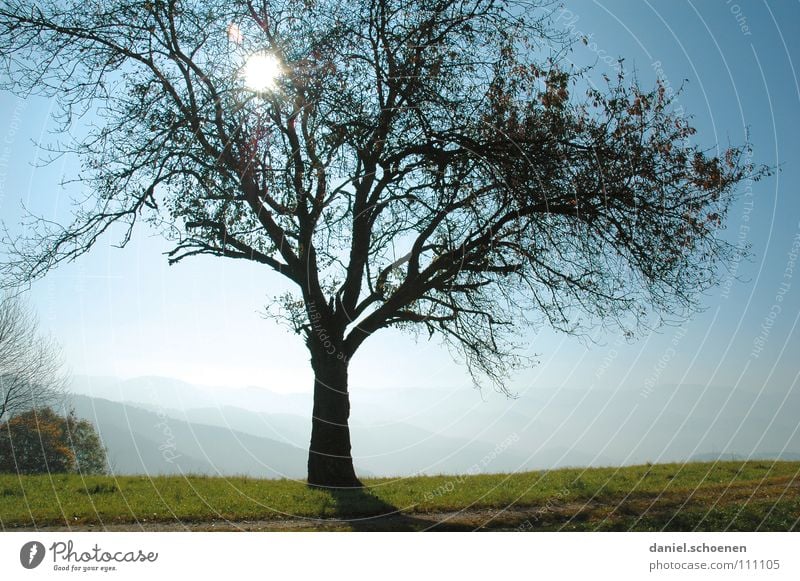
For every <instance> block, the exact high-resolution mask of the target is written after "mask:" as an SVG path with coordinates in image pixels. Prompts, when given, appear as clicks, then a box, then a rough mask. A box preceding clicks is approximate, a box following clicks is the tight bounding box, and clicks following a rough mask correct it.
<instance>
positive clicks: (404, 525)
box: [6, 504, 588, 532]
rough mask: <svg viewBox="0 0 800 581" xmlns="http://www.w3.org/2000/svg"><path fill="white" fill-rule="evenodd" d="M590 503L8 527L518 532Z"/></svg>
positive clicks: (573, 512)
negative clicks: (365, 514) (350, 516)
mask: <svg viewBox="0 0 800 581" xmlns="http://www.w3.org/2000/svg"><path fill="white" fill-rule="evenodd" d="M587 506H588V505H586V504H568V505H563V506H559V507H553V506H546V507H542V506H530V507H512V508H509V509H505V510H504V509H469V510H463V511H458V512H430V513H394V514H391V515H386V516H373V517H364V518H353V519H311V518H292V519H273V520H249V521H248V520H245V521H226V520H212V521H202V522H191V521H189V522H178V521H166V522H164V521H159V522H152V521H149V522H148V521H141V522H139V523H128V524H107V525H97V524H90V525H83V524H76V525H74V526H69V527H68V526H63V525H59V526H42V527H37V528H33V527H19V528H16V527H14V528H10V527H9V528H7V529H6V530H8V531H33V530H37V531H43V532H85V531H106V532H136V531H143V532H156V531H158V532H183V531H349V530H355V531H434V530H436V531H479V530H493V531H514V530H534V529H536V528H539V527H538V526H537V524H538V523H540V522H541V521H542V520H543V517H544V516H547V520H548V521H552V520H554V519H555V520H559V521H562V522H564V521H568V520H569V519H570V517H573V516H575V515H579V514H581V513H582V512H583V511H585V510H586V508H587Z"/></svg>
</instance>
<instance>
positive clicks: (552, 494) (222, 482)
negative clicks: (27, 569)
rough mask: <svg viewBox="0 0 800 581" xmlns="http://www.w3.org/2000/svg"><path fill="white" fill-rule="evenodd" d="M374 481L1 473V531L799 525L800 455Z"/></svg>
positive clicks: (749, 528) (649, 528) (771, 527)
mask: <svg viewBox="0 0 800 581" xmlns="http://www.w3.org/2000/svg"><path fill="white" fill-rule="evenodd" d="M365 485H366V489H365V490H364V491H343V492H335V493H332V492H328V491H321V490H313V489H309V488H308V487H306V486H305V485H304V484H303V483H301V482H294V481H288V480H258V479H252V478H223V477H216V478H212V477H204V476H187V477H185V478H183V477H146V476H125V477H116V478H115V477H109V476H91V477H84V478H82V477H80V476H76V475H52V476H23V477H18V476H16V475H0V528H2V529H3V530H18V529H20V528H41V527H78V528H96V529H103V528H106V527H107V528H109V529H119V528H126V527H127V528H129V529H130V530H140V529H146V530H159V529H161V528H164V529H169V530H176V529H177V530H180V529H181V528H183V527H186V528H189V529H193V530H220V529H246V530H308V529H323V530H351V529H356V530H362V529H363V530H428V529H435V530H474V529H484V530H485V529H495V530H520V531H536V530H581V531H587V530H641V531H653V530H707V531H708V530H715V531H716V530H738V531H753V530H770V531H787V530H800V524H799V523H798V519H800V462H772V461H751V462H718V463H693V464H657V465H646V466H632V467H625V468H597V469H563V470H553V471H546V472H528V473H523V474H512V475H506V474H492V475H474V476H436V477H415V478H402V479H388V478H385V479H371V480H367V481H365ZM376 515H391V516H383V517H380V518H378V517H377V516H376ZM371 517H376V518H371ZM317 519H325V520H317Z"/></svg>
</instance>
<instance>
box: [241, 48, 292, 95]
mask: <svg viewBox="0 0 800 581" xmlns="http://www.w3.org/2000/svg"><path fill="white" fill-rule="evenodd" d="M282 72H283V71H282V69H281V63H280V61H278V59H277V58H276V57H275V55H273V54H270V53H268V52H257V53H255V54H252V55H250V57H249V58H248V59H247V62H246V63H245V65H244V69H242V76H243V77H244V83H245V85H246V86H247V88H248V89H250V90H251V91H255V92H257V93H263V92H266V91H273V90H275V89H276V88H277V87H278V79H279V78H280V76H281V73H282Z"/></svg>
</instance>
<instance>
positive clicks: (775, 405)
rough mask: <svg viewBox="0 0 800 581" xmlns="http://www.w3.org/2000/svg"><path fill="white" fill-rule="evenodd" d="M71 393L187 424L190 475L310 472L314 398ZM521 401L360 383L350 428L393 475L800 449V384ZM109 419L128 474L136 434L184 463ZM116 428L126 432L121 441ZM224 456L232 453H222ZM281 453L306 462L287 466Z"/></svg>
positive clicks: (101, 389)
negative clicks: (794, 386)
mask: <svg viewBox="0 0 800 581" xmlns="http://www.w3.org/2000/svg"><path fill="white" fill-rule="evenodd" d="M73 391H74V392H75V393H79V394H84V395H88V396H91V397H97V398H102V399H105V400H114V401H115V402H117V403H120V404H125V406H128V407H131V406H132V407H135V408H139V410H140V411H147V412H149V413H151V414H153V415H155V416H157V417H167V418H170V421H175V422H178V424H176V425H180V426H184V425H185V427H184V430H185V433H186V435H185V437H182V439H183V440H188V441H190V442H191V441H192V440H194V439H195V437H194V436H193V433H194V432H197V433H198V434H200V435H199V436H198V437H197V439H198V441H199V442H200V443H201V444H202V445H197V446H195V447H191V446H186V445H184V446H182V453H183V459H184V464H185V465H186V466H187V467H189V466H192V467H193V468H192V470H200V469H201V468H202V472H203V473H214V471H215V470H221V473H230V471H234V473H244V472H247V473H255V474H261V473H262V472H259V471H261V470H267V472H264V473H265V474H266V473H268V472H269V470H268V469H267V468H265V466H268V467H270V468H272V469H274V470H273V471H274V472H281V471H285V472H286V473H290V474H297V475H299V476H302V475H303V474H304V472H305V455H306V449H307V446H308V442H309V439H310V428H311V421H310V413H311V408H312V401H311V394H310V393H290V394H285V393H277V392H273V391H270V390H268V389H264V388H259V387H245V388H226V387H217V388H213V387H199V386H195V385H191V384H188V383H185V382H182V381H178V380H174V379H170V378H163V377H141V378H135V379H129V380H124V381H120V380H115V379H110V378H91V377H78V378H76V380H75V382H74V383H73ZM518 395H519V397H518V398H516V399H508V398H506V397H504V396H503V395H501V394H498V393H495V392H492V391H490V390H486V391H484V392H479V391H477V390H474V389H469V388H464V387H461V388H452V389H445V388H441V389H419V388H403V389H381V390H377V389H355V390H354V391H353V394H352V411H351V428H352V436H353V454H354V457H355V458H356V463H357V465H358V467H359V471H360V472H361V473H362V474H365V475H366V474H369V473H371V474H377V475H386V476H394V475H411V474H452V473H463V472H466V471H470V470H472V469H474V468H475V465H476V463H477V465H478V466H477V468H478V469H479V470H480V471H481V472H518V471H522V470H542V469H551V468H559V467H568V466H621V465H631V464H639V463H645V462H656V463H660V462H684V461H687V460H689V459H709V460H715V459H717V458H720V457H721V458H724V459H729V458H731V455H732V454H733V455H734V457H739V458H748V457H752V458H772V457H777V456H780V457H781V458H783V459H789V458H797V457H798V456H800V431H798V430H797V418H796V410H797V409H800V392H798V391H791V390H789V391H787V392H786V393H784V392H781V391H780V389H778V388H777V387H772V388H771V389H770V390H767V389H764V390H762V391H758V392H755V391H748V390H745V389H741V388H739V389H733V388H728V387H725V386H702V385H681V386H677V385H659V386H656V387H655V388H653V389H651V390H647V391H646V392H644V391H635V390H631V389H627V390H625V389H619V390H608V389H559V388H547V387H531V388H530V389H528V390H527V391H526V392H523V393H520V394H518ZM123 415H124V414H123ZM106 423H107V428H106V431H107V433H108V434H109V438H110V439H112V440H114V441H116V442H119V444H118V445H117V446H116V447H117V448H118V449H119V450H120V451H122V450H124V454H123V453H122V452H120V455H122V456H124V457H125V460H120V462H122V465H125V466H126V469H132V467H130V466H128V463H129V462H130V460H129V458H131V457H134V458H135V457H136V456H135V454H136V453H137V452H136V446H135V445H134V441H133V440H138V439H141V443H140V444H139V446H140V447H141V448H143V449H145V450H147V449H150V448H152V447H153V446H152V445H150V448H148V446H147V445H145V443H147V442H148V441H151V440H154V441H155V444H157V445H155V451H156V453H155V454H152V455H151V456H154V458H152V457H151V458H148V459H147V462H144V461H143V462H140V463H139V464H143V463H144V464H147V465H148V466H149V465H152V464H153V463H154V462H155V464H156V465H157V466H158V467H159V469H160V470H167V471H169V470H174V469H175V467H174V466H173V465H171V464H169V463H167V464H169V465H167V466H163V465H159V462H158V458H159V457H161V456H162V455H163V450H159V446H163V445H164V443H163V441H160V440H163V438H160V437H159V436H158V434H156V433H155V430H154V428H153V424H155V423H158V422H153V420H152V418H149V419H146V421H143V422H138V423H136V425H135V426H134V428H135V429H134V432H135V433H136V434H137V437H136V438H132V437H131V436H130V435H126V434H125V433H124V432H125V430H127V428H126V427H124V426H125V424H119V423H115V422H106ZM195 425H198V426H204V428H197V429H195V428H193V426H195ZM121 426H122V427H121ZM210 428H216V429H217V430H222V431H215V432H213V434H214V435H213V436H208V438H212V439H216V440H220V441H223V442H226V444H225V446H221V447H215V446H214V445H213V442H209V443H206V441H207V439H206V434H210V433H212V432H209V431H208V430H209V429H210ZM114 430H122V432H123V433H122V434H120V435H118V436H114V437H113V438H112V437H111V435H110V434H113V433H114ZM201 436H202V437H201ZM247 438H256V439H255V440H248V439H247ZM262 439H263V440H266V442H263V443H262V442H260V440H262ZM261 444H263V445H261ZM281 446H283V448H282V447H281ZM498 450H499V452H498ZM720 450H724V453H720V452H719V451H720ZM781 450H783V451H784V452H780V451H781ZM217 453H220V454H222V455H223V456H225V455H226V454H227V453H230V454H231V457H230V458H227V457H224V458H220V459H217V457H216V455H215V454H217ZM131 454H133V456H131ZM276 455H277V456H280V457H286V458H296V460H292V462H291V463H289V466H288V467H283V465H282V464H281V463H280V462H282V461H278V460H276V457H277V456H276ZM161 464H164V462H163V461H162V462H161ZM200 467H201V468H200ZM133 468H135V466H134V467H133ZM290 468H291V470H290ZM137 469H138V470H140V469H141V468H137Z"/></svg>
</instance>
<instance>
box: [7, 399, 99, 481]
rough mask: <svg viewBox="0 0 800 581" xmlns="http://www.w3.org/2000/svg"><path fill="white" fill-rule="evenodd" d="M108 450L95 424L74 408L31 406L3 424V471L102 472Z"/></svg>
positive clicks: (18, 472)
mask: <svg viewBox="0 0 800 581" xmlns="http://www.w3.org/2000/svg"><path fill="white" fill-rule="evenodd" d="M105 471H106V453H105V449H104V448H103V446H102V444H101V442H100V438H99V436H98V435H97V432H95V430H94V426H92V424H91V423H90V422H88V421H87V420H79V419H78V418H77V417H76V416H75V414H74V413H73V412H70V413H69V414H67V415H66V416H60V415H58V414H57V413H56V412H55V411H53V410H52V409H51V408H43V409H39V410H29V411H26V412H24V413H22V414H20V415H17V416H14V417H13V418H11V419H10V420H9V421H8V422H6V423H4V424H0V472H13V473H17V474H48V473H56V472H79V473H82V474H102V473H104V472H105Z"/></svg>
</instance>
